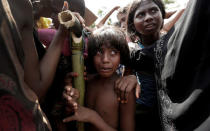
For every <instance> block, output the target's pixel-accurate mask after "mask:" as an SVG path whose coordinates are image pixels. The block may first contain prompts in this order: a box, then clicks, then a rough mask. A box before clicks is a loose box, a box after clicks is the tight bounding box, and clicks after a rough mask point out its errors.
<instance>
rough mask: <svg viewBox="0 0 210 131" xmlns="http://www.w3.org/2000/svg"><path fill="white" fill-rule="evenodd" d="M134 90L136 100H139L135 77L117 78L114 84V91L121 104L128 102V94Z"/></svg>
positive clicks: (138, 87) (138, 89)
mask: <svg viewBox="0 0 210 131" xmlns="http://www.w3.org/2000/svg"><path fill="white" fill-rule="evenodd" d="M133 89H135V90H136V91H135V94H136V98H139V94H140V85H139V84H138V82H137V79H136V76H135V75H128V76H123V77H121V78H119V79H118V80H117V81H116V82H115V91H116V93H117V97H118V100H119V101H120V102H121V103H127V102H128V96H129V93H130V92H131V91H132V90H133Z"/></svg>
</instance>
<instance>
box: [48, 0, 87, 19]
mask: <svg viewBox="0 0 210 131" xmlns="http://www.w3.org/2000/svg"><path fill="white" fill-rule="evenodd" d="M64 1H67V2H68V4H69V10H71V11H72V12H78V13H79V14H80V15H81V16H82V17H84V15H85V1H84V0H51V6H52V8H54V10H57V8H58V4H60V3H61V2H62V3H61V4H62V5H63V2H64ZM60 11H61V10H60Z"/></svg>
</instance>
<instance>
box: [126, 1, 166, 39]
mask: <svg viewBox="0 0 210 131" xmlns="http://www.w3.org/2000/svg"><path fill="white" fill-rule="evenodd" d="M141 1H142V0H134V1H133V3H132V4H131V6H130V8H129V11H128V15H127V27H126V29H127V32H128V34H129V35H131V36H133V35H135V36H141V34H140V33H138V32H137V31H136V29H135V26H134V22H133V19H134V15H135V12H136V10H137V9H138V8H139V6H140V4H141ZM150 1H152V2H154V3H155V4H156V5H157V6H158V7H159V9H160V12H161V14H162V18H163V19H164V18H165V14H166V12H165V6H164V4H163V2H162V0H150ZM162 26H163V25H162Z"/></svg>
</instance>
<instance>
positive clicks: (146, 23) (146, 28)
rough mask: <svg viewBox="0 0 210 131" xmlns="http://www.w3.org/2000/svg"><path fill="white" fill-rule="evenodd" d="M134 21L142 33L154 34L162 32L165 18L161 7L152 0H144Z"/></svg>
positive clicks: (137, 29)
mask: <svg viewBox="0 0 210 131" xmlns="http://www.w3.org/2000/svg"><path fill="white" fill-rule="evenodd" d="M133 22H134V26H135V28H136V31H138V32H139V33H140V34H142V35H152V34H155V33H159V32H160V29H161V26H162V24H163V19H162V14H161V11H160V9H159V7H158V6H157V5H156V4H155V3H154V2H153V1H152V0H142V1H141V4H140V7H139V8H138V9H137V10H136V12H135V15H134V20H133Z"/></svg>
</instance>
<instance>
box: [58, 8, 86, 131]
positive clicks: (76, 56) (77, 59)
mask: <svg viewBox="0 0 210 131" xmlns="http://www.w3.org/2000/svg"><path fill="white" fill-rule="evenodd" d="M58 19H59V21H60V24H63V25H64V26H65V27H66V28H67V29H69V30H70V32H71V33H70V39H71V40H72V43H71V45H70V48H71V52H72V71H73V72H77V73H78V77H75V78H73V87H74V88H76V89H78V90H79V92H80V97H79V99H78V103H79V105H81V106H84V97H85V80H84V57H83V47H84V42H83V38H82V26H81V24H80V22H79V20H78V19H77V18H76V17H75V16H74V14H73V13H72V12H71V11H69V10H66V11H63V12H61V13H59V14H58ZM77 129H78V131H84V130H85V128H84V123H82V122H77Z"/></svg>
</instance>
